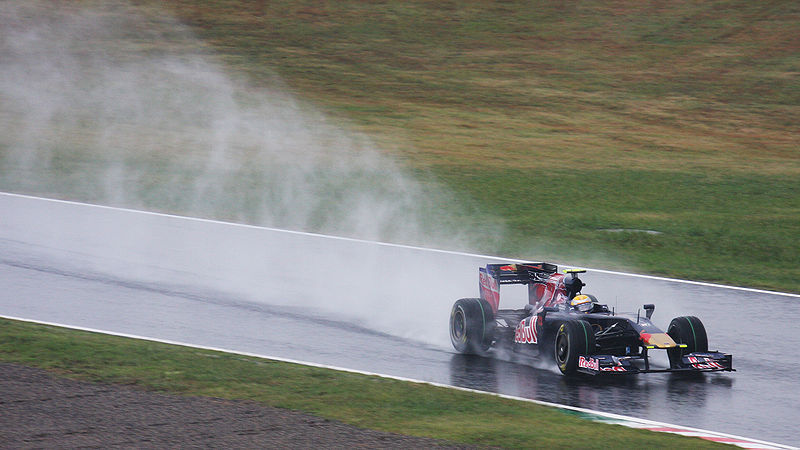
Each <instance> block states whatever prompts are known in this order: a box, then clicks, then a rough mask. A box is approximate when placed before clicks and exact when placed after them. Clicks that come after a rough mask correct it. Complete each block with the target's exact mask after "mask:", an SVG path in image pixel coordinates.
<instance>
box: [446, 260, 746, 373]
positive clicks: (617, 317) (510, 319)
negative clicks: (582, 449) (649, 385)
mask: <svg viewBox="0 0 800 450" xmlns="http://www.w3.org/2000/svg"><path fill="white" fill-rule="evenodd" d="M583 272H585V270H568V271H565V273H558V267H557V266H556V265H554V264H549V263H545V262H541V263H525V264H489V265H487V266H486V267H485V268H484V267H481V268H480V269H479V277H480V298H462V299H460V300H458V301H456V302H455V304H454V305H453V309H452V311H451V313H450V340H451V341H452V343H453V346H454V347H455V348H456V350H458V351H459V352H462V353H473V354H484V353H486V352H487V351H488V350H489V349H490V348H493V347H495V348H497V347H500V348H507V349H511V350H512V351H515V352H533V353H538V354H539V355H543V356H547V355H551V356H552V357H553V359H555V362H556V364H557V365H558V368H559V369H560V370H561V372H562V373H563V374H566V375H569V374H573V373H576V372H582V373H587V374H591V375H596V374H600V373H603V374H623V373H647V372H718V371H729V372H730V371H733V370H734V369H733V358H732V356H731V355H728V354H723V353H720V352H717V351H708V338H707V336H706V330H705V327H704V326H703V324H702V322H700V319H698V318H697V317H693V316H682V317H677V318H675V319H673V320H672V322H670V324H669V327H668V328H667V332H666V333H664V332H663V331H661V330H660V329H659V328H657V327H656V326H655V325H653V324H652V322H650V318H651V317H652V315H653V311H654V310H655V305H652V304H647V305H644V306H643V309H644V310H645V316H644V317H642V316H640V315H639V314H638V313H637V314H636V315H635V316H633V315H630V316H628V315H622V314H616V313H615V311H612V310H609V309H608V307H607V306H606V305H603V304H600V303H598V301H597V299H596V298H595V297H594V296H593V295H585V294H581V289H582V288H583V287H584V286H585V284H584V283H583V282H582V281H581V280H580V278H578V274H579V273H583ZM502 284H524V285H527V286H528V304H527V305H525V307H524V308H523V309H499V305H500V285H502ZM654 349H664V350H666V351H667V355H668V357H669V364H670V367H669V369H651V368H650V359H649V357H648V351H650V350H654Z"/></svg>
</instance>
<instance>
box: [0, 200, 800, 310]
mask: <svg viewBox="0 0 800 450" xmlns="http://www.w3.org/2000/svg"><path fill="white" fill-rule="evenodd" d="M0 195H5V196H9V197H18V198H27V199H34V200H42V201H48V202H54V203H63V204H68V205H76V206H89V207H93V208H101V209H108V210H113V211H123V212H129V213H139V214H146V215H152V216H158V217H168V218H172V219H183V220H190V221H196V222H204V223H213V224H217V225H228V226H234V227H241V228H249V229H257V230H269V231H274V232H280V233H288V234H295V235H300V236H309V237H316V238H324V239H334V240H339V241H348V242H358V243H362V244H371V245H380V246H384V247H395V248H404V249H409V250H419V251H427V252H435V253H444V254H449V255H458V256H467V257H471V258H485V259H494V260H502V261H511V262H517V263H523V262H527V261H525V260H521V259H515V258H504V257H500V256H490V255H480V254H476V253H467V252H459V251H453V250H442V249H435V248H425V247H417V246H413V245H404V244H392V243H389V242H380V241H370V240H366V239H357V238H348V237H343V236H331V235H327V234H319V233H310V232H307V231H293V230H284V229H281V228H272V227H265V226H259V225H248V224H242V223H235V222H225V221H221V220H214V219H203V218H199V217H189V216H180V215H175V214H166V213H158V212H152V211H142V210H137V209H129V208H120V207H116V206H105V205H96V204H92V203H82V202H76V201H72V200H59V199H53V198H45V197H36V196H33V195H25V194H14V193H11V192H0ZM559 265H562V266H565V267H578V266H572V265H568V264H559ZM580 267H582V268H584V267H583V266H580ZM585 268H586V269H588V270H591V271H592V272H598V273H605V274H608V275H619V276H626V277H634V278H644V279H648V280H657V281H666V282H671V283H682V284H691V285H695V286H705V287H713V288H719V289H731V290H737V291H744V292H752V293H756V294H767V295H780V296H784V297H794V298H800V294H793V293H790V292H780V291H769V290H765V289H755V288H748V287H743V286H729V285H725V284H717V283H708V282H704V281H692V280H682V279H678V278H667V277H659V276H655V275H644V274H637V273H628V272H616V271H613V270H605V269H592V268H588V267H585Z"/></svg>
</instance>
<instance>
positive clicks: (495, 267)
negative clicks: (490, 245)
mask: <svg viewBox="0 0 800 450" xmlns="http://www.w3.org/2000/svg"><path fill="white" fill-rule="evenodd" d="M556 272H558V266H556V265H555V264H550V263H546V262H540V263H524V264H487V265H486V267H481V268H479V269H478V276H479V281H480V293H481V298H482V299H484V300H486V301H487V302H488V303H489V305H491V307H492V310H493V311H494V312H495V313H497V311H498V309H499V308H500V285H501V284H527V285H528V289H529V291H530V290H532V288H533V286H534V284H535V283H544V282H546V281H547V279H548V277H550V275H552V274H554V273H556ZM539 286H540V287H541V284H539Z"/></svg>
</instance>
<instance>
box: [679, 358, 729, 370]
mask: <svg viewBox="0 0 800 450" xmlns="http://www.w3.org/2000/svg"><path fill="white" fill-rule="evenodd" d="M688 359H689V363H690V364H691V365H692V367H694V368H695V369H724V368H725V367H724V366H723V365H722V364H720V363H718V362H716V361H714V360H713V359H711V358H697V357H695V356H689V357H688Z"/></svg>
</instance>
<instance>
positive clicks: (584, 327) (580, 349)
mask: <svg viewBox="0 0 800 450" xmlns="http://www.w3.org/2000/svg"><path fill="white" fill-rule="evenodd" d="M594 349H595V339H594V330H593V329H592V325H591V324H589V322H587V321H585V320H565V321H564V322H561V324H560V325H558V328H557V329H556V334H555V336H554V338H553V358H554V359H555V361H556V365H557V366H558V369H559V370H560V371H561V373H563V374H564V375H572V374H574V373H575V372H576V371H577V370H578V357H579V356H580V355H591V354H592V353H594Z"/></svg>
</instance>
